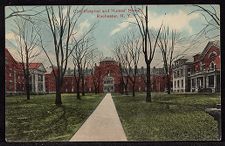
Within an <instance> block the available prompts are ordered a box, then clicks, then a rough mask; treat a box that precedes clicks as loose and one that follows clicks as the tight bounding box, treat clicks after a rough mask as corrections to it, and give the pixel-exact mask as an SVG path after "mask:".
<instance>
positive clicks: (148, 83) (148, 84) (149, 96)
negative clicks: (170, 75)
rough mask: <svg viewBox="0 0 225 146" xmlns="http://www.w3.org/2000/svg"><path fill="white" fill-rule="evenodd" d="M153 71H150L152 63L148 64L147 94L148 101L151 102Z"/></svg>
mask: <svg viewBox="0 0 225 146" xmlns="http://www.w3.org/2000/svg"><path fill="white" fill-rule="evenodd" d="M150 77H151V73H150V64H147V94H146V102H151V101H152V99H151V78H150Z"/></svg>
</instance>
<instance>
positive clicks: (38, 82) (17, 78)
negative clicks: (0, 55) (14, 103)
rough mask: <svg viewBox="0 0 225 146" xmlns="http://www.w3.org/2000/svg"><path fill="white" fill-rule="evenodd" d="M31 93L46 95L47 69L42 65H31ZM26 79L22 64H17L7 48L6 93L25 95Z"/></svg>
mask: <svg viewBox="0 0 225 146" xmlns="http://www.w3.org/2000/svg"><path fill="white" fill-rule="evenodd" d="M29 70H30V74H31V75H30V91H31V93H34V94H40V93H45V72H46V70H45V68H44V66H43V64H42V63H30V64H29ZM25 90H26V88H25V79H24V72H23V67H22V63H20V62H17V61H16V60H15V59H14V58H13V56H12V55H11V54H10V52H9V51H8V49H6V48H5V93H6V94H20V93H21V94H22V93H25Z"/></svg>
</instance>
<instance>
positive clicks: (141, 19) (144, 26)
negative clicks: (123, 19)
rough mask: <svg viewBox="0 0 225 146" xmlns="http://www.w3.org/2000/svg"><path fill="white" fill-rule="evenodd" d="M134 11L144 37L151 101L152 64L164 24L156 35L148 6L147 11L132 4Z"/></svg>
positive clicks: (148, 99) (148, 88)
mask: <svg viewBox="0 0 225 146" xmlns="http://www.w3.org/2000/svg"><path fill="white" fill-rule="evenodd" d="M131 8H132V10H133V12H132V15H133V16H134V18H135V21H136V23H135V24H137V26H138V29H139V32H140V34H141V39H142V52H143V55H144V58H145V64H146V66H147V73H146V76H147V94H146V102H151V78H150V77H151V73H150V65H151V62H152V60H153V58H154V54H155V50H156V47H157V42H158V38H159V35H160V32H161V29H162V25H161V26H160V28H159V29H158V30H157V31H156V35H154V33H153V31H152V30H151V29H149V18H148V6H146V7H145V12H144V10H143V9H139V11H136V8H133V7H132V6H131Z"/></svg>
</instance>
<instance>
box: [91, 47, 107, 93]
mask: <svg viewBox="0 0 225 146" xmlns="http://www.w3.org/2000/svg"><path fill="white" fill-rule="evenodd" d="M102 59H103V54H102V52H99V51H98V50H97V49H96V50H95V51H92V52H91V53H90V61H89V62H88V65H89V67H90V69H91V77H92V83H93V86H94V90H95V94H97V93H99V88H100V78H101V71H99V70H98V69H97V63H98V62H100V61H101V60H102Z"/></svg>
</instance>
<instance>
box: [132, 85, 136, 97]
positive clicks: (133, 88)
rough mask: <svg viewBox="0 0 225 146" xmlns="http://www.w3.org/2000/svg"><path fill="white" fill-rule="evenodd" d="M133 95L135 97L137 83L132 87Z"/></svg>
mask: <svg viewBox="0 0 225 146" xmlns="http://www.w3.org/2000/svg"><path fill="white" fill-rule="evenodd" d="M132 92H133V93H132V95H133V97H134V96H135V83H133V86H132Z"/></svg>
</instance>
